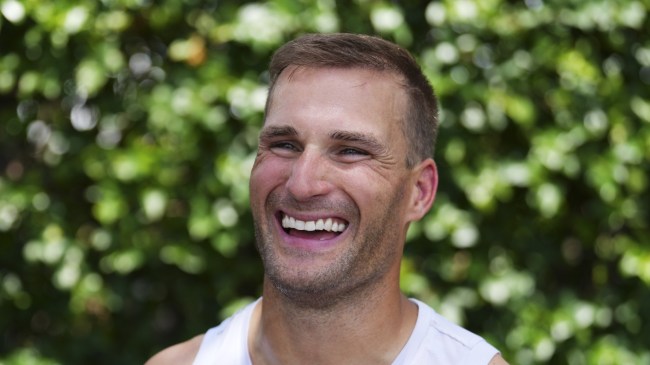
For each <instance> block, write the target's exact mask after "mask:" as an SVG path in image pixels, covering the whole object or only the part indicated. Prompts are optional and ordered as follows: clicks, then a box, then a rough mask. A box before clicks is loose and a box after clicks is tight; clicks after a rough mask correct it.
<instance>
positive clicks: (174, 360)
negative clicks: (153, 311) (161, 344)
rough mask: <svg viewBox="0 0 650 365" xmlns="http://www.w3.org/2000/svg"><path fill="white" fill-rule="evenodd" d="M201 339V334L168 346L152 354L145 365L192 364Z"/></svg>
mask: <svg viewBox="0 0 650 365" xmlns="http://www.w3.org/2000/svg"><path fill="white" fill-rule="evenodd" d="M201 341H203V335H199V336H196V337H194V338H192V339H190V340H187V341H185V342H181V343H179V344H176V345H174V346H170V347H168V348H166V349H164V350H162V351H160V352H159V353H157V354H156V355H154V356H153V357H152V358H151V359H149V361H147V362H146V363H145V365H192V363H193V362H194V358H195V357H196V354H197V352H199V347H201Z"/></svg>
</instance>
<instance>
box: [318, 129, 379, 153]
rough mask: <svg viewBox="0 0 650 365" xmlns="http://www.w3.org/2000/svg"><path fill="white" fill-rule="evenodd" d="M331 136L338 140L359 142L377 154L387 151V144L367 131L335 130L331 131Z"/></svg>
mask: <svg viewBox="0 0 650 365" xmlns="http://www.w3.org/2000/svg"><path fill="white" fill-rule="evenodd" d="M330 138H332V139H334V140H338V141H347V142H355V143H358V144H360V145H362V146H364V147H365V148H367V149H369V150H370V152H372V153H375V154H382V153H385V151H386V146H385V145H384V144H383V143H381V142H379V140H378V139H377V138H375V137H374V136H372V135H369V134H365V133H359V132H350V131H334V132H332V133H330Z"/></svg>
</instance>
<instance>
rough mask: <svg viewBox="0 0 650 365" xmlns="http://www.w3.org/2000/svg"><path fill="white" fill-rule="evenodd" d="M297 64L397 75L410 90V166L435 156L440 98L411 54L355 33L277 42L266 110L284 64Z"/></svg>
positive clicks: (405, 128)
mask: <svg viewBox="0 0 650 365" xmlns="http://www.w3.org/2000/svg"><path fill="white" fill-rule="evenodd" d="M289 66H298V67H335V68H355V67H358V68H364V69H371V70H377V71H389V72H393V73H395V74H396V75H398V76H399V77H400V78H401V79H402V80H403V82H404V84H403V85H402V86H403V87H404V89H405V91H406V93H407V95H408V100H409V102H408V106H407V108H408V110H407V111H406V116H405V118H404V119H405V123H404V124H403V127H402V131H403V133H404V136H405V138H406V139H407V142H408V143H409V144H410V146H411V147H410V149H409V152H408V154H407V157H406V165H407V166H408V167H413V166H415V165H416V164H417V163H418V162H420V161H423V160H425V159H426V158H429V157H432V156H433V151H434V148H435V140H436V135H437V129H438V103H437V99H436V96H435V94H434V92H433V89H432V88H431V85H430V84H429V81H428V80H427V78H426V77H425V76H424V74H423V73H422V70H421V69H420V66H419V65H418V64H417V62H416V61H415V59H414V58H413V56H411V54H410V53H409V52H408V51H406V50H405V49H403V48H402V47H400V46H398V45H396V44H394V43H391V42H389V41H386V40H384V39H381V38H378V37H374V36H368V35H359V34H349V33H334V34H309V35H305V36H302V37H300V38H297V39H294V40H292V41H290V42H288V43H286V44H285V45H283V46H282V47H280V48H279V49H278V50H277V51H276V52H275V54H274V55H273V58H272V59H271V64H270V66H269V74H270V87H269V97H268V99H267V101H266V112H267V113H268V111H269V107H270V105H271V97H272V95H273V90H274V88H275V84H276V82H277V80H278V78H279V77H280V74H281V73H282V71H284V69H286V68H287V67H289Z"/></svg>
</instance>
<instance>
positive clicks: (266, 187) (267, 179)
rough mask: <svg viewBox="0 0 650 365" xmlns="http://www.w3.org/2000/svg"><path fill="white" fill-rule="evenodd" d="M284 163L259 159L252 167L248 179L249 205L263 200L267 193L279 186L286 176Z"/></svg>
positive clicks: (271, 159)
mask: <svg viewBox="0 0 650 365" xmlns="http://www.w3.org/2000/svg"><path fill="white" fill-rule="evenodd" d="M284 165H286V163H284V164H283V163H281V161H277V159H273V158H264V157H259V158H258V161H256V162H255V164H254V165H253V169H252V170H251V177H250V185H249V188H250V195H251V203H253V201H257V200H258V199H265V198H266V196H267V195H268V193H269V192H270V191H271V190H272V189H273V188H275V187H276V186H277V185H278V184H280V183H281V182H282V181H283V179H284V176H285V175H286V173H285V171H286V166H284Z"/></svg>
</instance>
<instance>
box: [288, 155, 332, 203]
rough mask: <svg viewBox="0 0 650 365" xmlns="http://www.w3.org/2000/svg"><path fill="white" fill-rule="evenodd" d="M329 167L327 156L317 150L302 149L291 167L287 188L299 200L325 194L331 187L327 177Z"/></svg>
mask: <svg viewBox="0 0 650 365" xmlns="http://www.w3.org/2000/svg"><path fill="white" fill-rule="evenodd" d="M330 168H331V167H330V166H329V165H328V163H327V158H326V157H325V156H322V154H321V153H320V152H319V151H315V150H307V149H306V150H304V151H303V152H302V153H301V154H300V156H299V157H298V158H297V159H296V160H295V161H294V163H293V165H292V167H291V173H290V175H289V178H288V179H287V183H286V187H287V190H288V191H289V193H290V194H291V195H292V196H293V197H294V198H295V199H296V200H299V201H304V200H307V199H310V198H312V197H315V196H319V195H325V194H327V192H329V190H330V189H331V183H330V182H329V181H328V179H327V176H328V169H330Z"/></svg>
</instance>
